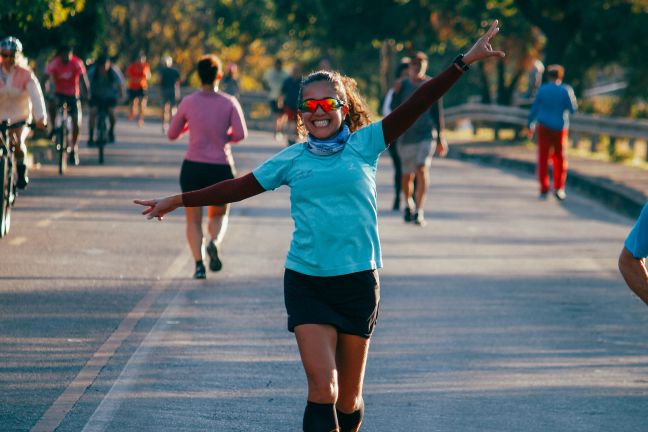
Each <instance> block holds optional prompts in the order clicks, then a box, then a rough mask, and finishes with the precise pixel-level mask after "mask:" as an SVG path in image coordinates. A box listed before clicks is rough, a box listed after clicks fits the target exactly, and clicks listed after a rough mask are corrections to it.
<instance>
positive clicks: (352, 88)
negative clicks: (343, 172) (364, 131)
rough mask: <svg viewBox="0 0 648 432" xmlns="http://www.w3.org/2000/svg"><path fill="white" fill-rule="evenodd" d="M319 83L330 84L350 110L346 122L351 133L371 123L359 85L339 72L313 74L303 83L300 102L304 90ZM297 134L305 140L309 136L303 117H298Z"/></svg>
mask: <svg viewBox="0 0 648 432" xmlns="http://www.w3.org/2000/svg"><path fill="white" fill-rule="evenodd" d="M319 81H324V82H328V83H330V84H331V87H333V89H334V90H335V92H336V93H337V96H338V98H339V99H340V100H341V101H343V102H344V105H345V106H346V107H347V108H348V109H349V112H348V114H347V116H346V118H345V119H344V122H345V123H346V124H347V126H349V130H350V131H351V132H355V131H357V130H358V129H360V128H362V127H364V126H366V125H368V124H369V123H371V117H370V116H369V109H368V108H367V103H366V102H365V101H364V99H363V97H362V96H361V95H360V92H359V91H358V83H357V82H356V80H354V79H353V78H350V77H348V76H346V75H342V74H340V73H339V72H335V71H327V70H320V71H316V72H311V73H310V74H309V75H308V76H306V77H305V78H304V79H303V80H302V82H301V86H300V89H299V101H300V102H301V100H302V94H303V92H304V88H305V87H306V86H307V85H309V84H312V83H314V82H319ZM297 132H298V133H299V136H300V137H301V138H305V137H306V135H307V134H308V131H307V130H306V127H305V126H304V122H303V121H302V118H301V115H298V116H297Z"/></svg>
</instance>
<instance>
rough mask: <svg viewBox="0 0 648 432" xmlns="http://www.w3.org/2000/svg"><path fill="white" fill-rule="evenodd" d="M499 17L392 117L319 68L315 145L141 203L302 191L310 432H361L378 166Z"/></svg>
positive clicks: (299, 328)
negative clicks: (373, 116)
mask: <svg viewBox="0 0 648 432" xmlns="http://www.w3.org/2000/svg"><path fill="white" fill-rule="evenodd" d="M497 24H498V23H497V21H495V22H494V23H493V25H492V26H491V28H490V30H488V32H487V33H486V34H485V35H484V36H482V37H481V38H480V39H479V40H478V41H477V43H475V45H474V46H473V47H472V48H471V49H470V51H468V53H466V55H465V56H463V55H460V56H458V57H457V58H456V59H455V61H454V62H453V64H451V65H450V66H449V67H448V68H447V69H446V70H445V71H443V72H441V73H440V74H439V75H437V76H436V77H435V78H433V79H431V80H429V81H427V82H426V83H425V84H423V85H422V86H420V87H419V88H418V89H417V91H416V92H414V94H413V95H412V96H411V97H410V98H409V99H408V100H407V101H405V102H404V103H403V104H402V105H401V106H399V107H398V108H397V109H395V110H394V111H393V112H391V113H390V114H389V115H388V116H387V117H385V118H384V119H383V120H382V121H379V122H374V123H371V121H370V119H369V115H368V109H367V106H366V104H365V103H364V101H363V100H362V98H361V96H360V94H359V93H358V90H357V84H356V82H355V80H353V79H351V78H349V77H346V76H342V75H340V74H339V73H337V72H332V71H317V72H313V73H311V74H309V75H308V76H306V77H305V78H304V79H303V81H302V89H301V96H300V106H299V117H298V124H299V127H300V128H303V130H304V132H307V133H308V135H307V141H306V142H303V143H299V144H295V145H293V146H290V147H286V148H285V149H283V150H282V151H281V152H279V153H277V154H276V155H275V156H273V157H272V158H270V159H269V160H267V161H266V162H264V163H262V164H261V165H260V166H259V167H257V168H256V169H254V170H253V171H252V172H251V173H249V174H247V175H245V176H243V177H239V178H236V179H233V180H227V181H224V182H221V183H218V184H216V185H214V186H210V187H208V188H205V189H202V190H199V191H194V192H188V193H184V194H180V195H173V196H168V197H165V198H161V199H153V200H135V203H136V204H139V205H142V206H144V207H145V209H144V211H143V212H142V213H143V214H144V215H146V217H147V218H148V219H152V218H158V219H161V218H162V217H163V216H164V215H165V214H167V213H168V212H170V211H173V210H174V209H176V208H178V207H181V206H184V207H194V206H201V205H208V204H209V205H215V204H219V205H220V204H224V203H228V202H236V201H240V200H243V199H246V198H249V197H252V196H254V195H257V194H260V193H262V192H265V191H267V190H274V189H276V188H278V187H279V186H281V185H287V186H289V187H290V203H291V205H290V208H291V214H292V218H293V221H294V224H295V230H294V232H293V240H292V243H291V246H290V250H289V252H288V257H287V259H286V264H285V267H286V270H285V273H284V297H285V303H286V310H287V312H288V328H289V330H291V331H294V333H295V338H296V339H297V345H298V347H299V353H300V356H301V361H302V364H303V366H304V370H305V372H306V378H307V381H308V399H307V403H306V409H305V411H304V417H303V430H304V431H305V432H331V431H339V432H355V431H358V430H359V428H360V425H361V423H362V418H363V413H364V402H363V398H362V387H363V380H364V373H365V366H366V361H367V354H368V351H369V343H370V338H371V335H372V333H373V331H374V329H375V325H376V320H377V316H378V308H379V301H380V288H379V281H378V274H377V271H376V270H377V269H378V268H380V267H382V258H381V252H380V242H379V240H378V214H377V206H376V170H377V168H378V160H379V158H380V155H381V154H382V152H384V151H385V149H386V146H387V145H389V143H390V142H393V141H394V140H395V139H397V138H398V137H399V136H400V135H401V134H403V133H404V132H405V131H406V130H407V129H408V128H409V127H410V126H411V124H412V123H413V122H414V121H416V119H417V118H418V117H419V116H420V115H422V114H424V113H425V112H426V111H427V110H428V109H429V108H430V106H431V105H432V104H433V103H434V102H435V101H436V100H438V98H440V97H441V96H442V95H443V94H444V93H445V92H446V91H447V90H448V89H449V88H450V87H451V86H452V85H453V84H454V83H455V82H456V81H457V80H458V79H459V78H460V77H461V75H462V74H463V71H465V70H467V69H468V65H470V64H471V63H473V62H475V61H478V60H481V59H485V58H488V57H494V56H498V57H503V56H504V53H503V52H501V51H493V50H492V48H491V45H490V40H491V38H492V37H493V36H494V35H495V34H496V33H497V31H498V30H499V29H498V27H497Z"/></svg>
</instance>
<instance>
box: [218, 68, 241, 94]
mask: <svg viewBox="0 0 648 432" xmlns="http://www.w3.org/2000/svg"><path fill="white" fill-rule="evenodd" d="M219 88H220V89H221V90H222V91H224V92H225V93H227V94H229V95H232V96H234V97H235V98H236V99H240V97H241V88H240V84H239V71H238V66H237V65H236V63H227V66H226V67H225V75H223V79H222V80H221V82H220V86H219Z"/></svg>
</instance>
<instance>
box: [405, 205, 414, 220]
mask: <svg viewBox="0 0 648 432" xmlns="http://www.w3.org/2000/svg"><path fill="white" fill-rule="evenodd" d="M403 220H405V222H412V220H413V219H412V209H411V208H409V206H406V207H405V213H404V214H403Z"/></svg>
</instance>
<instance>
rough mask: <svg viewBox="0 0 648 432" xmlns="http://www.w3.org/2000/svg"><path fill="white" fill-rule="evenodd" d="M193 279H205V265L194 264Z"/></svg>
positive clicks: (200, 263)
mask: <svg viewBox="0 0 648 432" xmlns="http://www.w3.org/2000/svg"><path fill="white" fill-rule="evenodd" d="M193 277H194V279H207V270H205V264H203V263H202V262H197V263H196V271H194V275H193Z"/></svg>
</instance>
